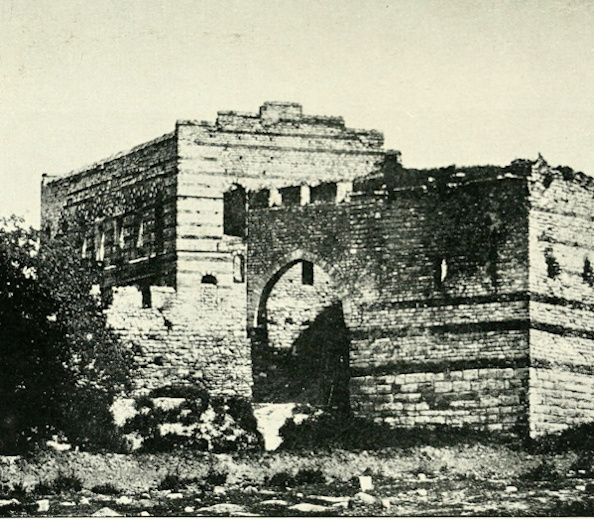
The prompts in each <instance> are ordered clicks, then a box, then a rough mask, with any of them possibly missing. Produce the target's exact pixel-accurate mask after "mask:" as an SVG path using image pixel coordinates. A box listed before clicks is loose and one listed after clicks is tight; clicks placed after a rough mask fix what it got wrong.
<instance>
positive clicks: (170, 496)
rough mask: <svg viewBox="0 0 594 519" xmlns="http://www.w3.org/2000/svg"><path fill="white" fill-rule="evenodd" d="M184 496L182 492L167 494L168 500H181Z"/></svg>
mask: <svg viewBox="0 0 594 519" xmlns="http://www.w3.org/2000/svg"><path fill="white" fill-rule="evenodd" d="M182 497H184V495H183V494H182V493H181V492H172V493H171V494H167V499H181V498H182Z"/></svg>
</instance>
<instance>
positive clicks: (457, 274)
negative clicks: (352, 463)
mask: <svg viewBox="0 0 594 519" xmlns="http://www.w3.org/2000/svg"><path fill="white" fill-rule="evenodd" d="M524 197H525V184H524V182H523V181H522V179H516V178H510V179H497V178H486V179H483V181H482V182H480V183H477V184H475V183H472V184H464V183H461V184H460V185H458V186H452V187H450V188H448V189H447V190H446V191H445V192H442V193H439V192H437V193H436V192H432V191H431V190H429V191H425V190H421V189H418V188H411V189H408V190H401V191H397V192H394V193H391V194H390V193H388V194H386V196H385V197H384V198H383V199H378V198H377V197H375V200H370V199H369V196H363V195H362V196H361V198H360V200H358V199H357V197H354V198H353V202H352V204H351V219H352V222H353V232H354V233H356V234H355V235H354V236H352V240H351V248H352V249H357V250H359V252H358V254H362V255H363V256H364V258H365V263H366V264H367V267H366V273H367V275H368V276H369V277H370V278H375V281H374V282H373V283H370V284H368V285H367V289H368V290H369V287H374V288H373V290H372V291H371V292H370V293H369V295H368V296H367V297H364V298H359V299H356V300H354V301H353V302H352V308H353V309H354V310H353V311H352V312H351V313H350V321H349V322H348V323H347V324H348V325H349V328H350V329H351V334H352V339H351V376H352V377H353V378H352V381H351V403H352V406H353V408H354V410H355V412H356V413H358V414H361V415H366V416H371V417H373V418H375V419H377V420H383V421H387V422H388V423H392V424H394V425H401V426H419V425H425V424H428V423H433V424H449V425H456V426H462V425H468V426H471V427H480V428H487V429H490V430H506V431H512V430H513V431H520V430H521V429H523V428H525V426H526V423H527V414H526V395H527V389H528V376H527V367H528V363H529V359H528V328H529V320H528V301H527V288H528V286H527V272H528V271H527V240H526V239H525V234H526V229H527V215H526V212H525V211H523V210H522V207H523V203H522V201H523V198H524ZM470 200H472V206H470V208H469V207H468V204H469V201H470ZM512 207H516V208H518V211H517V212H515V213H514V212H513V211H510V208H512ZM456 208H458V209H456ZM457 211H459V212H460V213H461V214H458V213H457ZM485 216H488V220H485V219H484V218H485ZM493 227H495V228H496V229H497V232H496V233H493V234H490V229H492V228H493ZM371 266H373V268H372V267H371ZM386 380H388V381H391V382H389V383H386ZM374 387H375V390H374V389H373V388H374Z"/></svg>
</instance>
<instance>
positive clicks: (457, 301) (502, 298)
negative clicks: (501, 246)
mask: <svg viewBox="0 0 594 519" xmlns="http://www.w3.org/2000/svg"><path fill="white" fill-rule="evenodd" d="M518 301H528V292H526V291H521V292H511V293H508V294H489V295H482V296H473V297H468V296H460V297H441V298H435V299H409V300H405V301H385V302H384V301H381V302H377V303H375V302H374V303H370V304H364V305H361V306H362V308H364V309H366V310H381V309H385V308H397V309H407V308H434V307H438V306H445V305H447V306H459V305H470V304H473V305H475V304H488V303H504V302H505V303H513V302H518Z"/></svg>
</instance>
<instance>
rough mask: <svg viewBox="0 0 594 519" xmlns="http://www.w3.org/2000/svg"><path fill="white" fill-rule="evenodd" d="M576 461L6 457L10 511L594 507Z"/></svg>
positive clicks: (574, 511) (491, 452) (538, 511)
mask: <svg viewBox="0 0 594 519" xmlns="http://www.w3.org/2000/svg"><path fill="white" fill-rule="evenodd" d="M577 460H578V457H577V455H575V454H572V453H568V454H564V455H557V456H553V455H546V456H545V455H538V456H537V455H530V454H527V453H524V452H518V451H513V450H511V449H507V448H504V447H501V446H499V447H493V446H481V445H474V446H461V447H455V448H454V447H449V448H429V447H426V448H416V449H403V450H398V449H390V450H386V451H381V452H377V451H375V452H367V451H362V452H348V451H339V450H336V451H328V452H315V453H312V452H302V453H263V454H259V455H250V456H248V455H243V456H230V455H203V454H193V453H182V454H169V455H113V454H111V455H108V454H104V455H100V454H89V453H74V452H69V453H44V454H42V455H40V456H38V457H35V458H28V459H25V458H15V457H13V458H8V457H4V458H0V479H1V482H2V483H1V484H2V495H1V496H0V515H2V516H18V517H23V516H27V517H50V516H51V517H55V516H93V515H95V516H104V517H105V516H117V515H122V516H275V517H277V516H369V515H373V516H551V515H553V516H564V515H574V516H575V515H578V516H587V515H593V514H594V474H592V473H591V472H589V471H587V470H583V469H578V470H576V466H577V465H576V463H577ZM366 476H368V477H366ZM361 477H362V479H361Z"/></svg>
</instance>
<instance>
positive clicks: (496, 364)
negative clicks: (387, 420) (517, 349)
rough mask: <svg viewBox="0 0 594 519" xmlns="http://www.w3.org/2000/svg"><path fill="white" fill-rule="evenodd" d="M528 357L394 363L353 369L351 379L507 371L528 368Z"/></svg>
mask: <svg viewBox="0 0 594 519" xmlns="http://www.w3.org/2000/svg"><path fill="white" fill-rule="evenodd" d="M528 366H529V359H528V357H527V356H522V357H517V358H514V359H497V358H494V359H487V358H481V359H468V360H466V359H465V360H452V361H442V362H406V361H404V362H393V363H389V364H384V365H382V366H374V367H368V368H351V370H350V372H351V377H352V378H356V377H366V376H381V375H397V374H410V373H443V372H447V371H464V370H468V369H506V368H514V369H517V368H527V367H528Z"/></svg>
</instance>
